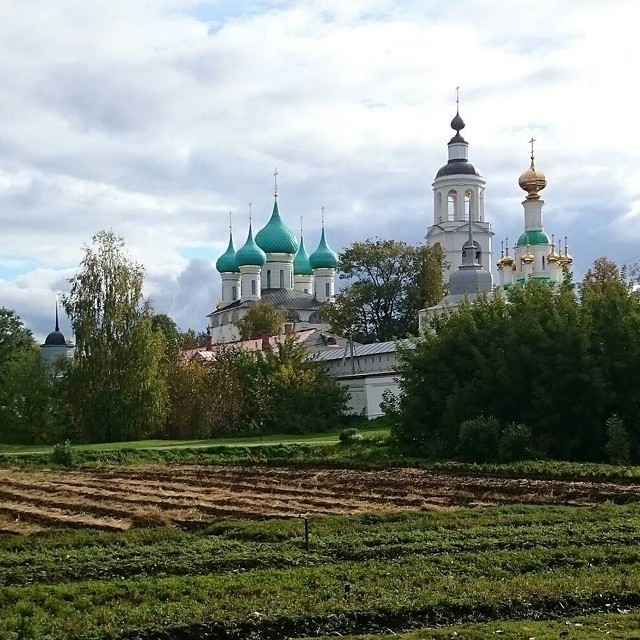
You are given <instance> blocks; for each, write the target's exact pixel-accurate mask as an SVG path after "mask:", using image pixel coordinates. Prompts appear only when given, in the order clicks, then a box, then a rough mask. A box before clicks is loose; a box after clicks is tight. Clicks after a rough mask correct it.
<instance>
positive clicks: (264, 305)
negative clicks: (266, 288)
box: [236, 300, 287, 340]
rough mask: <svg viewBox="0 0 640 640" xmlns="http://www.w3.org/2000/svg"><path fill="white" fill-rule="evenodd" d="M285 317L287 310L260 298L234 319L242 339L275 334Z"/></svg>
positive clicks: (280, 329)
mask: <svg viewBox="0 0 640 640" xmlns="http://www.w3.org/2000/svg"><path fill="white" fill-rule="evenodd" d="M286 319H287V311H286V309H283V308H281V307H276V306H274V305H273V304H271V303H270V302H268V301H267V300H260V301H258V302H256V303H255V304H254V305H252V306H251V307H249V309H248V311H247V313H246V314H245V315H244V316H243V317H242V318H240V319H239V320H237V321H236V327H237V328H238V331H239V332H240V338H241V339H242V340H248V339H249V338H257V337H258V336H261V335H263V334H265V333H266V334H268V335H270V336H272V335H277V334H279V333H280V332H281V331H282V325H283V324H284V323H285V321H286Z"/></svg>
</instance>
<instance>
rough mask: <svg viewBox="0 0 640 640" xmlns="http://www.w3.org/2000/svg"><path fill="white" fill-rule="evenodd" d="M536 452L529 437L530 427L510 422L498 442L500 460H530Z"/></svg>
mask: <svg viewBox="0 0 640 640" xmlns="http://www.w3.org/2000/svg"><path fill="white" fill-rule="evenodd" d="M535 456H536V453H535V450H534V447H533V441H532V439H531V429H529V427H527V426H526V425H524V424H518V423H516V422H512V423H511V424H510V425H508V426H507V428H506V429H505V430H504V431H503V432H502V435H501V436H500V442H499V443H498V458H499V460H500V462H515V461H517V460H530V459H531V458H533V457H535Z"/></svg>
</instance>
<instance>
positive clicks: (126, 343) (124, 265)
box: [63, 231, 167, 442]
mask: <svg viewBox="0 0 640 640" xmlns="http://www.w3.org/2000/svg"><path fill="white" fill-rule="evenodd" d="M143 279H144V269H143V267H142V266H141V265H139V264H137V263H136V262H134V261H133V260H131V259H130V258H129V257H128V256H127V255H126V252H125V246H124V241H123V239H122V238H120V237H118V236H116V235H115V234H114V233H113V232H112V231H100V232H98V233H97V234H96V235H95V236H93V238H92V244H91V245H89V246H86V247H85V249H84V258H83V260H82V262H81V264H80V271H79V273H78V274H77V275H76V276H74V277H73V278H71V279H70V281H69V282H70V284H71V291H70V293H69V295H67V296H65V297H64V299H63V304H64V308H65V311H66V312H67V314H68V315H69V317H70V318H71V324H72V327H73V332H74V334H75V339H76V349H75V356H74V361H73V366H72V368H71V371H70V374H69V403H70V406H71V410H72V414H73V419H74V427H75V429H76V434H77V436H78V437H80V438H83V439H87V440H90V441H93V442H104V441H115V440H132V439H137V438H143V437H149V436H153V435H156V434H158V433H160V432H161V430H162V429H163V428H164V422H165V416H166V403H167V384H166V367H165V366H164V364H163V357H164V355H165V341H164V336H163V334H162V333H161V332H159V331H153V329H152V317H151V307H150V304H149V303H148V302H145V301H144V299H143V296H142V285H143Z"/></svg>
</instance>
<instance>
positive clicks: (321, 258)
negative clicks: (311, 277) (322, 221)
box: [309, 229, 338, 269]
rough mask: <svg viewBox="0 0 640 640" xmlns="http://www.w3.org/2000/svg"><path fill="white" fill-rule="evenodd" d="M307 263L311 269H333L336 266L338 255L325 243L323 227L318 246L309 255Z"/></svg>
mask: <svg viewBox="0 0 640 640" xmlns="http://www.w3.org/2000/svg"><path fill="white" fill-rule="evenodd" d="M309 264H310V265H311V268H312V269H335V268H337V266H338V255H337V254H336V252H335V251H334V250H333V249H332V248H331V247H330V246H329V245H328V244H327V240H326V238H325V237H324V229H323V230H322V236H321V237H320V244H319V245H318V248H317V249H316V250H315V251H314V252H313V253H312V254H311V255H310V256H309Z"/></svg>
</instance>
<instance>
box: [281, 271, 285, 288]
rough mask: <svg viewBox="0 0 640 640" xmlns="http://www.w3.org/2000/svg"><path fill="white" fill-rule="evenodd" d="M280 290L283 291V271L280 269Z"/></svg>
mask: <svg viewBox="0 0 640 640" xmlns="http://www.w3.org/2000/svg"><path fill="white" fill-rule="evenodd" d="M280 288H281V289H284V269H280Z"/></svg>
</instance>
